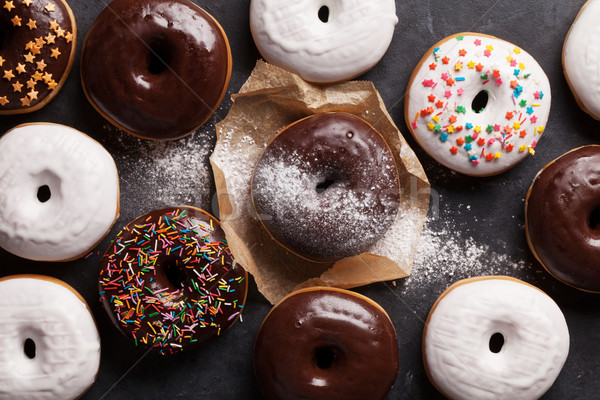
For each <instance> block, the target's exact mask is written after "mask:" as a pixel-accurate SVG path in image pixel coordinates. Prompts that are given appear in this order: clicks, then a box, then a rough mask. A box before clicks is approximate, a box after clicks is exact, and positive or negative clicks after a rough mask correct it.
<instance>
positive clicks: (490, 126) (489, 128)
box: [485, 125, 494, 133]
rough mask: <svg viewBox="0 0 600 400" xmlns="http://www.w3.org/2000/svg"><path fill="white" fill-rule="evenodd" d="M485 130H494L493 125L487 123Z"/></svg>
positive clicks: (490, 131)
mask: <svg viewBox="0 0 600 400" xmlns="http://www.w3.org/2000/svg"><path fill="white" fill-rule="evenodd" d="M485 130H486V131H487V133H492V132H493V131H494V127H493V126H492V125H488V126H487V127H486V128H485Z"/></svg>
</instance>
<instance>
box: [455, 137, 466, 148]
mask: <svg viewBox="0 0 600 400" xmlns="http://www.w3.org/2000/svg"><path fill="white" fill-rule="evenodd" d="M456 144H458V145H459V146H462V145H463V144H465V139H463V138H462V136H461V137H459V138H458V139H456Z"/></svg>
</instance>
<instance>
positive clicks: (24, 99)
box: [21, 96, 31, 107]
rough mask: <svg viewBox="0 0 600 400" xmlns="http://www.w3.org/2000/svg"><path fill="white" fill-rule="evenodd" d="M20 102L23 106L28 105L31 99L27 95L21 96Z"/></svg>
mask: <svg viewBox="0 0 600 400" xmlns="http://www.w3.org/2000/svg"><path fill="white" fill-rule="evenodd" d="M21 104H22V105H23V107H29V106H30V105H31V99H29V97H28V96H25V97H21Z"/></svg>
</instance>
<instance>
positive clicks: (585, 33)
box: [562, 0, 600, 119]
mask: <svg viewBox="0 0 600 400" xmlns="http://www.w3.org/2000/svg"><path fill="white" fill-rule="evenodd" d="M599 19H600V1H598V0H589V1H588V2H587V3H585V4H584V6H583V7H582V8H581V11H579V14H578V15H577V18H576V19H575V22H573V25H572V26H571V29H570V30H569V33H568V34H567V37H566V39H565V43H564V46H563V54H562V61H563V68H564V71H565V77H566V78H567V82H568V83H569V87H570V88H571V91H572V92H573V95H574V96H575V99H576V100H577V103H578V104H579V106H580V107H581V108H582V109H583V110H584V111H585V112H587V113H588V114H590V115H591V116H592V117H594V118H595V119H600V50H599V48H600V24H598V20H599Z"/></svg>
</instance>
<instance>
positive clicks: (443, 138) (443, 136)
mask: <svg viewBox="0 0 600 400" xmlns="http://www.w3.org/2000/svg"><path fill="white" fill-rule="evenodd" d="M440 140H441V141H442V142H445V141H446V140H448V134H447V133H442V134H441V135H440Z"/></svg>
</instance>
